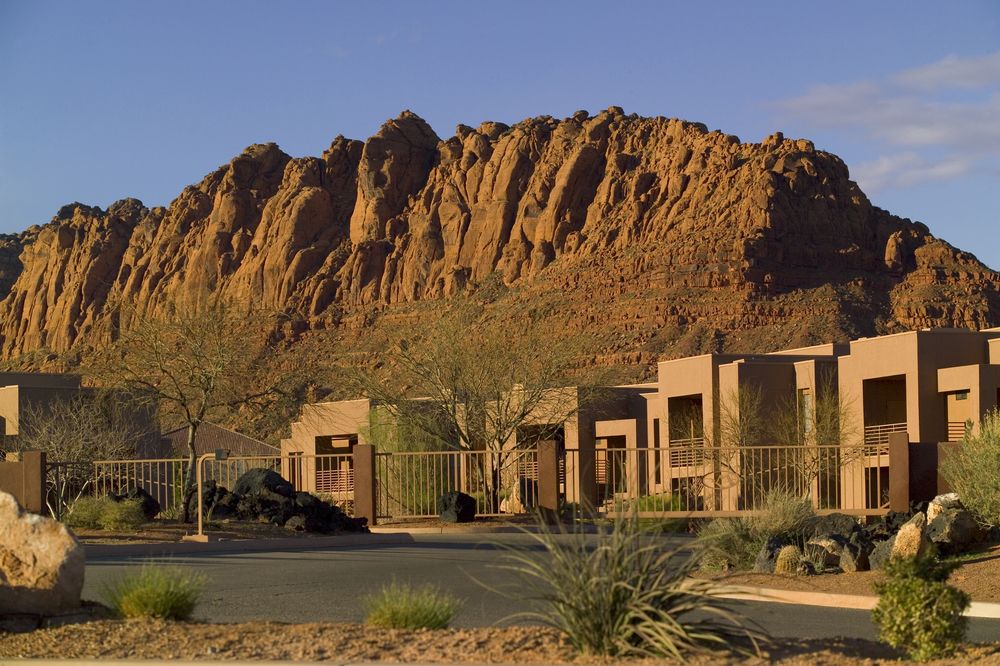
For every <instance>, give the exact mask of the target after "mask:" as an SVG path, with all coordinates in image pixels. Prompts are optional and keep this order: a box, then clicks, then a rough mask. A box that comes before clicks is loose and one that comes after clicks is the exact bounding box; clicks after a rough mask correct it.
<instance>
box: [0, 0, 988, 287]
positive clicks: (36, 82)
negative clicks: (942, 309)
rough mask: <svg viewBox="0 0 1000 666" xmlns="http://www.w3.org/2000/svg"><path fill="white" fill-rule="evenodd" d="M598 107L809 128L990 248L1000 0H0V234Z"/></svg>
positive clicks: (950, 230)
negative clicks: (254, 161) (221, 176)
mask: <svg viewBox="0 0 1000 666" xmlns="http://www.w3.org/2000/svg"><path fill="white" fill-rule="evenodd" d="M611 105H617V106H621V107H623V108H624V109H625V111H626V112H628V113H632V112H636V113H640V114H643V115H664V116H671V117H680V118H686V119H689V120H696V121H700V122H704V123H705V124H707V125H708V126H709V127H710V128H713V129H714V128H718V129H722V130H724V131H726V132H729V133H732V134H736V135H738V136H739V137H740V138H741V139H743V140H744V141H759V140H760V139H761V138H763V137H764V136H766V135H768V134H770V133H771V132H773V131H774V130H776V129H780V130H782V131H783V132H784V133H785V134H786V136H793V137H800V136H801V137H807V138H810V139H812V140H813V141H815V143H816V145H817V146H818V147H820V148H823V149H826V150H830V151H832V152H835V153H837V154H838V155H840V156H841V157H842V158H843V159H844V160H845V161H846V162H847V164H848V166H849V167H850V168H851V173H852V176H853V177H854V178H855V179H857V180H859V182H860V183H861V185H862V187H863V188H864V189H865V191H866V192H867V193H868V195H869V197H870V198H871V199H872V200H873V201H874V202H875V203H876V204H877V205H880V206H882V207H884V208H887V209H889V210H891V211H892V212H894V213H896V214H899V215H902V216H905V217H910V218H912V219H917V220H921V221H923V222H925V223H926V224H927V225H928V226H929V227H930V228H931V230H932V231H933V232H934V233H935V234H936V235H938V236H940V237H942V238H945V239H946V240H948V241H950V242H952V243H953V244H955V245H957V246H959V247H962V248H963V249H966V250H969V251H971V252H974V253H975V254H976V255H977V256H979V258H980V259H982V260H983V261H985V262H986V263H987V264H989V265H990V266H992V267H994V268H1000V234H998V233H997V225H998V223H1000V219H998V218H1000V215H998V212H1000V197H998V192H1000V2H996V1H995V0H982V1H979V2H975V1H968V2H956V3H943V2H940V1H937V2H922V1H912V0H910V1H906V2H888V1H884V2H871V1H865V2H854V1H846V2H844V1H842V2H837V3H814V2H791V1H789V2H754V3H749V2H735V1H734V2H697V3H693V2H633V3H630V2H614V3H612V2H585V1H582V0H578V1H576V2H538V1H537V0H536V1H535V2H517V1H505V2H493V3H487V2H430V1H427V2H375V1H371V2H356V3H334V2H306V1H299V2H282V3H277V2H239V3H237V2H155V1H150V2H124V1H121V2H116V1H110V0H109V1H104V2H90V3H84V2H47V1H44V0H31V1H29V0H24V1H16V0H0V232H15V231H19V230H21V229H24V228H26V227H28V226H30V225H32V224H40V223H44V222H46V221H48V220H49V219H50V218H51V216H52V215H54V214H55V212H56V211H57V210H58V208H59V207H60V206H61V205H63V204H65V203H68V202H71V201H76V200H78V201H82V202H84V203H89V204H94V205H99V206H102V207H103V206H107V205H108V204H109V203H111V202H112V201H115V200H117V199H120V198H123V197H126V196H135V197H138V198H139V199H142V200H143V201H144V202H145V203H146V204H147V205H165V204H167V203H169V202H170V200H171V199H172V198H173V197H174V196H176V195H177V194H178V193H179V192H180V190H181V189H182V188H183V187H184V186H185V185H187V184H189V183H192V182H195V181H197V180H199V179H200V178H201V177H202V176H203V175H204V174H205V173H207V172H209V171H210V170H212V169H214V168H215V167H217V166H218V165H220V164H223V163H225V162H227V161H228V160H229V159H230V158H231V157H232V156H234V155H236V154H237V153H239V152H240V151H241V150H242V149H243V148H244V147H245V146H247V145H248V144H251V143H254V142H260V141H276V142H277V143H279V144H280V145H281V146H282V148H283V149H284V150H285V151H286V152H288V153H290V154H292V155H318V154H320V153H321V152H322V151H323V149H324V148H326V147H327V146H328V145H329V143H330V141H331V140H332V139H333V137H334V136H336V135H337V134H344V135H345V136H349V137H353V138H362V139H363V138H366V137H368V136H370V135H371V134H372V133H374V132H375V131H376V130H377V129H378V126H379V125H380V124H381V123H382V122H383V121H384V120H385V119H386V118H390V117H395V116H396V115H398V113H399V112H400V111H401V110H403V109H407V108H408V109H412V110H413V111H414V112H416V113H418V114H420V115H421V116H423V117H424V118H425V119H427V121H428V122H429V123H430V124H431V125H432V126H433V127H434V128H435V130H436V131H437V133H438V134H439V135H440V136H442V137H446V136H450V135H451V134H452V133H453V132H454V127H455V125H456V124H457V123H460V122H461V123H465V124H469V125H476V124H478V123H479V122H481V121H483V120H500V121H504V122H508V123H510V122H516V121H517V120H520V119H522V118H525V117H528V116H536V115H543V114H548V115H553V116H556V117H564V116H568V115H570V114H572V113H573V112H574V111H576V110H578V109H587V110H589V111H591V112H596V111H598V110H600V109H604V108H607V107H608V106H611Z"/></svg>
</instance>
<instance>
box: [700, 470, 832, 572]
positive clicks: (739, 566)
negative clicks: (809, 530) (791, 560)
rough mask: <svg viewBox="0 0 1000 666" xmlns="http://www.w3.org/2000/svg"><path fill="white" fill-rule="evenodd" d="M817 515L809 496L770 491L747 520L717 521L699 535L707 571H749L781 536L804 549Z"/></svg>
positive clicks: (707, 526) (724, 519)
mask: <svg viewBox="0 0 1000 666" xmlns="http://www.w3.org/2000/svg"><path fill="white" fill-rule="evenodd" d="M815 516H816V512H815V511H814V509H813V506H812V502H811V501H810V500H809V498H807V497H802V496H801V495H798V494H795V493H791V492H788V491H785V490H770V491H768V492H767V493H765V495H764V499H763V502H762V506H761V509H760V510H759V511H756V512H753V513H750V514H749V515H747V516H746V517H743V518H717V519H715V520H713V521H712V522H710V523H708V524H707V525H706V526H705V527H704V528H702V530H701V531H700V532H699V533H698V540H699V541H700V542H701V544H702V545H703V546H704V547H705V548H706V550H707V552H706V553H705V555H704V557H703V558H702V560H701V563H702V568H703V569H707V570H726V569H736V570H748V569H752V568H753V566H754V561H755V560H756V559H757V554H758V553H760V550H761V548H763V547H764V544H765V543H767V541H768V540H770V539H773V538H776V537H780V538H783V539H785V540H786V541H788V542H789V543H792V544H796V545H798V546H799V547H800V548H801V547H802V546H804V545H805V544H804V538H803V536H804V532H805V529H806V527H807V526H808V525H809V523H810V522H811V521H812V520H813V518H815Z"/></svg>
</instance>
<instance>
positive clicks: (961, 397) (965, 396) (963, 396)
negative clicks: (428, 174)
mask: <svg viewBox="0 0 1000 666" xmlns="http://www.w3.org/2000/svg"><path fill="white" fill-rule="evenodd" d="M968 399H969V392H968V391H962V392H961V393H956V394H955V400H968Z"/></svg>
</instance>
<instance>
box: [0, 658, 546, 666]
mask: <svg viewBox="0 0 1000 666" xmlns="http://www.w3.org/2000/svg"><path fill="white" fill-rule="evenodd" d="M212 663H215V664H226V666H387V665H391V664H400V666H447V664H446V663H442V662H434V663H432V662H421V661H403V662H386V661H337V660H332V661H229V660H223V659H216V660H212V659H199V660H197V661H183V660H180V659H178V660H173V659H142V660H138V659H131V660H129V659H122V660H117V659H0V666H6V665H7V664H31V666H102V664H114V665H115V666H154V665H156V664H169V665H170V666H204V665H205V664H212ZM455 663H456V666H546V664H544V663H542V662H538V663H537V664H531V663H526V662H518V663H507V664H504V663H502V662H499V663H498V662H489V663H487V662H466V661H463V662H455Z"/></svg>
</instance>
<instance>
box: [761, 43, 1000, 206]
mask: <svg viewBox="0 0 1000 666" xmlns="http://www.w3.org/2000/svg"><path fill="white" fill-rule="evenodd" d="M955 89H961V95H959V96H955V95H954V94H953V93H954V90H955ZM949 91H950V92H951V93H952V94H951V95H950V96H948V97H947V98H945V95H944V94H945V93H946V92H949ZM779 106H780V108H782V109H783V110H784V111H785V112H786V113H788V114H790V115H792V116H795V117H797V118H800V119H802V120H803V121H805V122H806V123H808V124H812V125H814V126H817V127H830V128H839V129H841V130H843V131H845V132H848V133H852V134H857V135H860V138H863V139H864V140H866V141H868V142H869V143H870V144H871V145H872V146H873V147H874V148H875V149H877V150H879V151H880V152H882V153H883V154H882V156H880V157H879V158H877V159H875V160H873V161H871V162H867V163H865V164H861V165H858V166H857V167H856V168H855V170H854V174H855V177H856V179H857V180H858V182H859V183H860V184H861V186H862V188H864V189H865V190H867V191H869V192H874V191H878V190H883V189H895V188H903V187H910V186H912V185H914V184H917V183H922V182H928V181H935V180H938V181H940V180H950V179H953V178H958V177H961V176H963V175H965V174H967V173H969V172H970V171H971V170H973V169H974V168H976V167H977V166H979V165H983V164H985V163H987V162H991V161H995V160H996V159H997V158H1000V52H998V53H995V54H990V55H986V56H981V57H973V58H958V57H955V56H949V57H948V58H945V59H944V60H941V61H939V62H936V63H932V64H930V65H926V66H924V67H918V68H915V69H909V70H905V71H903V72H900V73H899V74H896V75H894V76H892V77H889V78H888V79H886V80H884V81H857V82H853V83H848V84H843V85H821V86H815V87H813V88H810V89H809V90H807V91H806V92H805V94H803V95H801V96H799V97H795V98H792V99H787V100H784V101H783V102H781V103H780V105H779Z"/></svg>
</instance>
